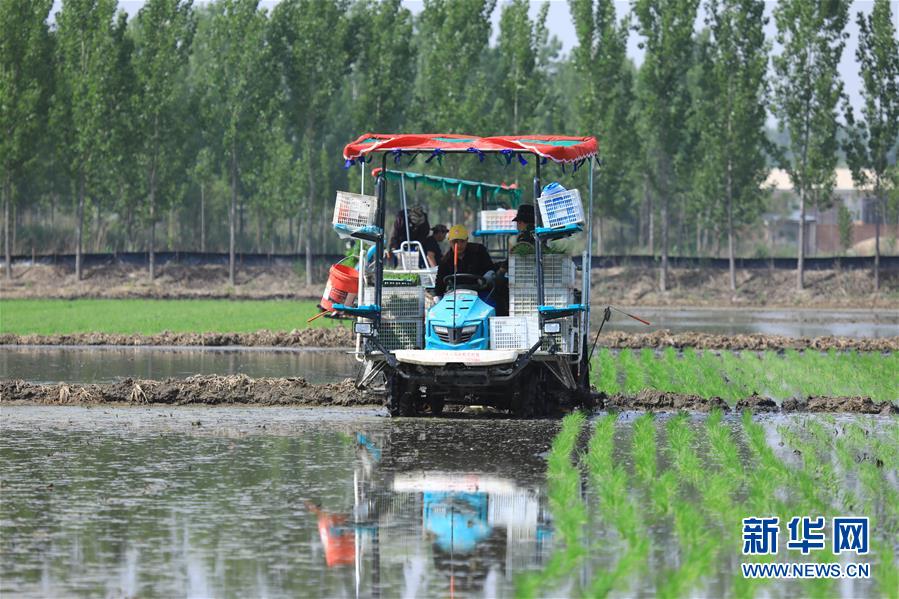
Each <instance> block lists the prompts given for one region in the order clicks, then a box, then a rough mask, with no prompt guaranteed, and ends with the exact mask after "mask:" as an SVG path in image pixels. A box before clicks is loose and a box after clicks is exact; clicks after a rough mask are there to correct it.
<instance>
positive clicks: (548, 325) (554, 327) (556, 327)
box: [543, 322, 562, 335]
mask: <svg viewBox="0 0 899 599" xmlns="http://www.w3.org/2000/svg"><path fill="white" fill-rule="evenodd" d="M543 332H544V333H546V334H547V335H554V334H556V333H561V332H562V323H561V322H544V323H543Z"/></svg>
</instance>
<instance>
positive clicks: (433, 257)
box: [423, 224, 449, 267]
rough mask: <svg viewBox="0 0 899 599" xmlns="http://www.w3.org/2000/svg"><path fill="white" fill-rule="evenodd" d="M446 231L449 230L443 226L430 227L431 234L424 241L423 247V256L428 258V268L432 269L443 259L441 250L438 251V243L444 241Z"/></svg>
mask: <svg viewBox="0 0 899 599" xmlns="http://www.w3.org/2000/svg"><path fill="white" fill-rule="evenodd" d="M447 231H449V229H447V228H446V225H443V224H439V225H434V226H433V227H431V234H430V235H428V237H427V239H425V243H424V246H423V247H424V251H425V256H427V257H428V266H431V267H434V266H437V265H438V264H440V259H441V258H442V257H443V250H442V249H440V242H442V241H443V240H444V239H446V233H447Z"/></svg>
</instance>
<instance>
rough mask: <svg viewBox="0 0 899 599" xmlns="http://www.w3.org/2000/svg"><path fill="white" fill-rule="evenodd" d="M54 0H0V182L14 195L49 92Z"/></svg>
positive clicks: (32, 155) (32, 153) (32, 152)
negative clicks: (49, 22) (48, 23)
mask: <svg viewBox="0 0 899 599" xmlns="http://www.w3.org/2000/svg"><path fill="white" fill-rule="evenodd" d="M51 7H52V2H51V1H50V0H42V1H35V2H2V3H0V32H2V34H0V185H2V192H3V201H4V202H11V201H13V185H14V184H22V183H23V181H22V180H21V178H22V177H23V176H24V175H25V168H26V166H27V165H28V164H29V163H30V162H33V161H34V160H36V159H37V155H36V154H37V150H38V148H39V142H40V141H41V138H40V137H41V133H42V131H43V128H42V127H41V123H42V120H43V119H46V117H47V110H48V102H49V99H50V94H51V93H52V92H53V73H52V68H51V67H52V60H51V56H50V51H51V49H52V47H51V45H50V32H49V28H48V26H47V17H48V16H49V14H50V9H51Z"/></svg>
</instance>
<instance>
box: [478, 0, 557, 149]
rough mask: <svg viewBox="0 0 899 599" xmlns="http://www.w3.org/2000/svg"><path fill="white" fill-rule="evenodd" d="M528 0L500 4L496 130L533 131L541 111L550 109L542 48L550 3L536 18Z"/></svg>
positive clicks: (548, 80)
mask: <svg viewBox="0 0 899 599" xmlns="http://www.w3.org/2000/svg"><path fill="white" fill-rule="evenodd" d="M529 9H530V3H529V2H528V0H512V1H511V2H509V3H508V4H504V5H503V7H502V13H501V15H500V19H499V37H498V39H497V51H498V52H497V53H498V56H497V61H498V65H497V67H498V69H497V73H496V77H497V92H498V93H497V94H496V98H495V100H494V106H493V111H494V116H493V119H492V121H493V122H492V125H493V127H495V130H496V131H508V132H509V134H520V133H525V132H527V131H534V130H536V128H535V127H534V125H535V124H536V123H538V122H539V120H540V119H541V117H542V113H544V112H546V110H547V109H548V108H549V107H547V106H543V105H542V104H543V103H544V102H545V101H547V99H548V98H549V97H550V96H549V91H550V89H551V88H550V79H549V76H548V73H547V72H546V65H545V64H544V63H545V61H542V60H541V56H540V53H541V49H542V48H544V47H545V46H546V45H547V36H548V32H547V29H546V16H547V13H548V11H549V4H547V3H544V4H543V6H542V7H541V9H540V14H539V15H538V16H537V19H536V21H534V22H532V21H531V19H530V16H529V15H528V10H529Z"/></svg>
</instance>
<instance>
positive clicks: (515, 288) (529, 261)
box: [509, 254, 574, 316]
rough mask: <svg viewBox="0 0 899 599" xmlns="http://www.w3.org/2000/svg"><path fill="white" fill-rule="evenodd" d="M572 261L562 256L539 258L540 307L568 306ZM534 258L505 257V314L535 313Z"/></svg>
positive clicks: (570, 292) (525, 314)
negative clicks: (507, 264)
mask: <svg viewBox="0 0 899 599" xmlns="http://www.w3.org/2000/svg"><path fill="white" fill-rule="evenodd" d="M573 285H574V262H572V261H571V258H570V257H568V256H567V255H565V254H544V256H543V302H544V303H543V305H545V306H552V307H554V308H564V307H565V306H567V305H568V304H570V303H572V298H573V296H572V287H573ZM537 306H538V303H537V259H536V256H534V255H530V256H516V255H514V254H513V255H511V256H509V315H510V316H534V315H536V314H537Z"/></svg>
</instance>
